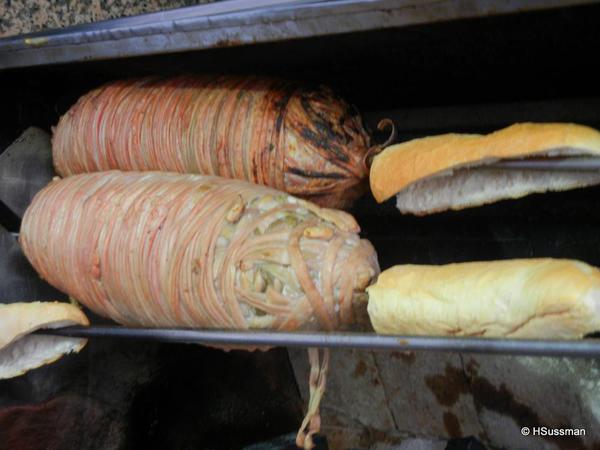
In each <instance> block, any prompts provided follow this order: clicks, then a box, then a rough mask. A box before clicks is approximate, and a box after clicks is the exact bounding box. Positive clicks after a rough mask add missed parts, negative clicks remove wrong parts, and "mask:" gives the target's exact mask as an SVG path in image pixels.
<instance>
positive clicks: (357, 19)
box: [0, 0, 594, 69]
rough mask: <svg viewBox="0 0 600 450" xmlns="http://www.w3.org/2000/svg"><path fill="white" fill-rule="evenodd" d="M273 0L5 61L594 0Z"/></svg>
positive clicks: (39, 41) (183, 12)
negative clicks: (476, 0)
mask: <svg viewBox="0 0 600 450" xmlns="http://www.w3.org/2000/svg"><path fill="white" fill-rule="evenodd" d="M263 1H266V2H267V3H266V4H268V3H269V0H263ZM270 2H271V3H272V4H270V6H265V7H258V8H255V9H247V10H244V11H235V12H228V13H210V11H209V9H210V8H211V7H212V8H214V7H215V6H214V4H208V5H197V6H192V7H188V8H181V9H179V10H172V11H165V12H162V13H152V14H148V15H143V16H134V17H126V18H122V19H115V20H111V21H105V22H98V23H93V24H89V25H81V26H77V27H71V28H65V29H63V30H54V31H49V32H44V33H36V34H33V35H29V36H27V35H25V36H16V37H12V38H5V39H0V69H7V68H16V67H27V66H37V65H44V64H57V63H66V62H76V61H88V60H100V59H109V58H120V57H130V56H141V55H150V54H161V53H171V52H178V51H186V50H199V49H207V48H218V47H227V46H238V45H247V44H252V43H263V42H274V41H281V40H286V39H296V38H306V37H312V36H323V35H333V34H340V33H348V32H356V31H367V30H373V29H382V28H391V27H401V26H408V25H416V24H424V23H434V22H439V21H447V20H455V19H462V18H472V17H481V16H489V15H497V14H506V13H514V12H524V11H533V10H539V9H550V8H558V7H565V6H575V5H582V4H588V3H594V0H529V1H527V0H507V1H500V0H494V1H489V2H464V1H460V0H425V1H423V0H421V1H415V0H412V1H411V0H402V1H398V0H396V1H394V0H338V1H329V2H324V1H299V2H298V1H293V2H292V3H287V2H285V0H283V3H282V4H275V3H278V2H277V0H270ZM225 3H227V2H225ZM252 3H253V4H254V3H255V2H252Z"/></svg>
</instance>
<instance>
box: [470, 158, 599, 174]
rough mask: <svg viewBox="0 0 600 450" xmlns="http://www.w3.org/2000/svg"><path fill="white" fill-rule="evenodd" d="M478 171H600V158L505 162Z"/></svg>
mask: <svg viewBox="0 0 600 450" xmlns="http://www.w3.org/2000/svg"><path fill="white" fill-rule="evenodd" d="M478 169H503V170H550V171H558V172H563V171H568V172H596V171H600V158H556V159H552V158H550V159H521V160H505V161H499V162H496V163H494V164H489V165H485V166H480V167H478Z"/></svg>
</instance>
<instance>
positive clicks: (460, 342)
mask: <svg viewBox="0 0 600 450" xmlns="http://www.w3.org/2000/svg"><path fill="white" fill-rule="evenodd" d="M36 333H37V334H45V335H53V336H69V337H84V338H119V339H141V340H146V341H160V342H171V343H186V344H208V345H223V344H226V345H233V346H245V345H247V346H274V347H318V348H358V349H367V350H395V351H415V350H419V351H420V350H424V351H438V352H459V353H487V354H497V355H502V354H504V355H523V356H567V357H582V358H596V357H600V339H581V340H530V339H491V338H470V337H468V338H454V337H431V336H392V335H381V334H374V333H308V332H307V333H302V332H294V333H287V332H274V331H231V330H198V329H180V328H127V327H121V326H110V325H106V326H89V327H84V326H74V327H65V328H56V329H44V330H38V331H37V332H36Z"/></svg>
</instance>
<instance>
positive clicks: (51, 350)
mask: <svg viewBox="0 0 600 450" xmlns="http://www.w3.org/2000/svg"><path fill="white" fill-rule="evenodd" d="M88 324H89V322H88V319H87V317H86V316H85V314H84V313H83V312H82V311H81V310H80V309H79V308H77V307H76V306H75V305H72V304H70V303H61V302H32V303H10V304H0V379H4V378H12V377H16V376H18V375H22V374H24V373H25V372H27V371H28V370H31V369H34V368H36V367H40V366H43V365H44V364H50V363H51V362H54V361H56V360H57V359H58V358H60V357H61V356H62V355H64V354H67V353H71V352H79V351H80V350H81V349H82V348H83V347H84V346H85V344H86V342H87V340H86V339H80V338H69V337H61V336H44V335H35V334H31V333H33V332H34V331H35V330H39V329H41V328H59V327H63V326H68V325H88Z"/></svg>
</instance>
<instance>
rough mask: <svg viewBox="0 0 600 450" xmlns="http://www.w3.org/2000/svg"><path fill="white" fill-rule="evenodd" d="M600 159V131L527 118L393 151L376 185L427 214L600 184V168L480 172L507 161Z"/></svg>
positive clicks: (380, 197)
mask: <svg viewBox="0 0 600 450" xmlns="http://www.w3.org/2000/svg"><path fill="white" fill-rule="evenodd" d="M582 155H591V156H600V132H598V131H597V130H594V129H593V128H589V127H586V126H582V125H575V124H560V123H555V124H550V123H549V124H535V123H522V124H516V125H512V126H510V127H508V128H504V129H502V130H499V131H496V132H494V133H491V134H488V135H483V136H482V135H477V134H444V135H440V136H432V137H426V138H422V139H414V140H412V141H409V142H404V143H401V144H397V145H393V146H390V147H388V148H386V149H385V150H384V151H383V152H381V153H380V154H379V155H377V156H376V157H375V159H374V160H373V165H372V167H371V175H370V177H371V178H370V183H371V190H372V191H373V195H374V196H375V199H376V200H377V201H378V202H383V201H384V200H387V199H388V198H390V197H392V196H393V195H394V194H398V195H397V206H398V209H399V210H400V211H401V212H406V213H412V214H416V215H425V214H429V213H433V212H439V211H444V210H448V209H463V208H468V207H473V206H478V205H483V204H487V203H492V202H494V201H497V200H502V199H507V198H520V197H524V196H526V195H528V194H532V193H536V192H546V191H563V190H568V189H574V188H578V187H584V186H591V185H594V184H599V183H600V173H593V172H590V173H581V172H574V171H573V172H571V171H561V172H560V173H557V172H551V171H542V170H510V171H507V170H496V169H492V168H489V169H486V170H473V169H475V168H479V169H481V168H485V166H486V165H490V164H493V163H495V162H497V161H499V160H502V159H523V158H529V157H538V158H539V157H561V156H582Z"/></svg>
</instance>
